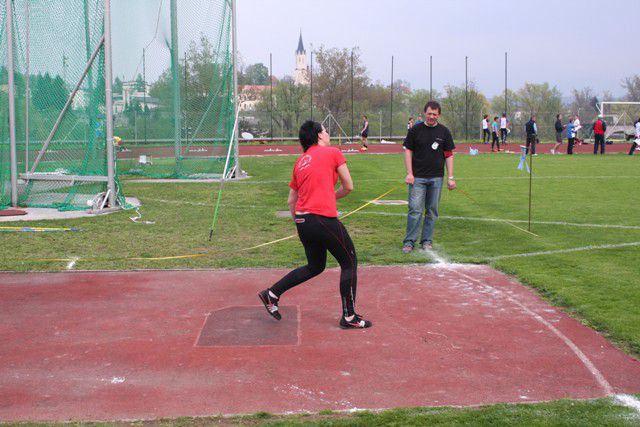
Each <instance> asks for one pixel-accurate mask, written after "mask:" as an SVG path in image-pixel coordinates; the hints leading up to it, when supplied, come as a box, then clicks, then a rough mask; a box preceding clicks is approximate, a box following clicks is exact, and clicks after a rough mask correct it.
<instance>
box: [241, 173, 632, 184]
mask: <svg viewBox="0 0 640 427" xmlns="http://www.w3.org/2000/svg"><path fill="white" fill-rule="evenodd" d="M586 178H589V179H591V178H594V179H638V176H637V175H600V176H584V175H549V176H535V177H534V179H552V180H559V179H586ZM487 180H491V181H495V180H515V181H518V180H529V177H528V176H469V177H462V178H461V177H458V179H457V181H487ZM357 182H392V183H394V182H395V183H398V184H400V183H402V180H400V179H397V178H387V179H384V178H383V179H375V178H370V179H358V180H357ZM288 183H289V181H288V180H284V179H283V180H270V181H251V180H250V179H244V180H241V181H235V182H233V183H232V184H288Z"/></svg>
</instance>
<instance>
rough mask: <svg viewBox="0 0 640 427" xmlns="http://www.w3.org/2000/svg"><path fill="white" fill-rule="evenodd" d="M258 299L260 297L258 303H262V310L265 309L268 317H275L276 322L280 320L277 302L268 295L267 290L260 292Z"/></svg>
mask: <svg viewBox="0 0 640 427" xmlns="http://www.w3.org/2000/svg"><path fill="white" fill-rule="evenodd" d="M258 297H260V301H262V303H263V304H264V308H266V309H267V312H268V313H269V314H270V315H272V316H273V317H275V319H276V320H280V319H282V316H281V315H280V313H279V312H278V300H277V299H274V298H272V297H271V296H270V295H269V289H265V290H264V291H262V292H260V293H259V294H258Z"/></svg>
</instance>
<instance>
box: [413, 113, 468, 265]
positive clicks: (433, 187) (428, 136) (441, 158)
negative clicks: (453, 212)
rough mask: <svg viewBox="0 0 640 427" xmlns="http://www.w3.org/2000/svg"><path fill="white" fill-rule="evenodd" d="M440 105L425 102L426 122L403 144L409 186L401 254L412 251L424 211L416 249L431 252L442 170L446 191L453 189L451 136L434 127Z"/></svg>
mask: <svg viewBox="0 0 640 427" xmlns="http://www.w3.org/2000/svg"><path fill="white" fill-rule="evenodd" d="M440 112H441V108H440V104H439V103H437V102H435V101H429V102H428V103H427V105H425V107H424V113H425V114H424V115H425V119H426V121H425V122H424V123H421V124H419V125H415V126H414V127H412V128H411V129H410V130H409V132H408V133H407V137H406V138H405V140H404V147H405V150H404V165H405V168H406V171H407V176H406V177H405V182H406V183H407V184H408V186H409V212H408V215H407V233H406V235H405V238H404V241H403V246H402V252H404V253H409V252H411V251H412V250H413V248H414V246H415V244H416V240H417V238H418V231H419V229H420V222H421V219H422V214H423V212H424V211H425V210H426V213H425V216H424V223H423V224H422V234H421V238H420V245H421V246H422V249H423V250H430V249H433V229H434V227H435V223H436V220H437V219H438V205H439V204H440V194H441V192H442V183H443V182H442V181H443V176H444V167H445V165H446V167H447V172H448V176H447V187H448V188H449V190H453V189H455V188H456V181H455V178H454V177H453V150H455V148H456V146H455V144H454V143H453V137H452V136H451V132H450V131H449V129H447V128H446V127H445V126H443V125H441V124H440V123H438V118H439V117H440Z"/></svg>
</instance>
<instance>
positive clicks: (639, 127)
mask: <svg viewBox="0 0 640 427" xmlns="http://www.w3.org/2000/svg"><path fill="white" fill-rule="evenodd" d="M635 131H636V135H635V137H636V139H635V141H633V143H632V144H631V149H630V150H629V155H630V156H633V152H634V151H636V148H638V145H640V118H638V120H636V123H635Z"/></svg>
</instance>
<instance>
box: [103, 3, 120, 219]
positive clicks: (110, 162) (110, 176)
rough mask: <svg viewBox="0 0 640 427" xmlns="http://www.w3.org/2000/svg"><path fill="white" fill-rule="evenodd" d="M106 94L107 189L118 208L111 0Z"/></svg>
mask: <svg viewBox="0 0 640 427" xmlns="http://www.w3.org/2000/svg"><path fill="white" fill-rule="evenodd" d="M103 37H104V94H105V122H106V123H105V126H106V131H107V180H108V181H107V189H108V190H109V191H108V193H109V206H110V207H112V208H114V207H116V202H117V197H116V196H117V194H116V181H115V158H114V157H115V156H114V151H113V94H112V91H113V88H112V86H111V83H112V81H113V80H112V77H113V76H112V72H111V0H104V36H103Z"/></svg>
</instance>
